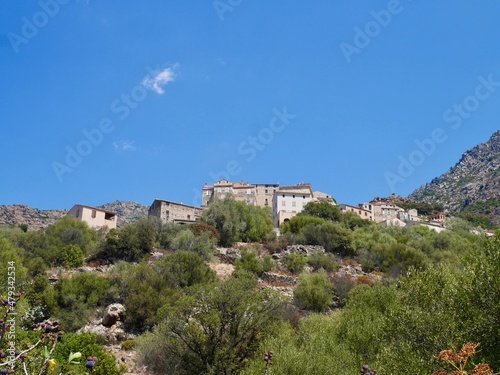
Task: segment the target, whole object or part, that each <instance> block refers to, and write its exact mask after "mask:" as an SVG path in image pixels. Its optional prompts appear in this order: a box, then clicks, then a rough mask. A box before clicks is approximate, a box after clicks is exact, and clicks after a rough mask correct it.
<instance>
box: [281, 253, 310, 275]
mask: <svg viewBox="0 0 500 375" xmlns="http://www.w3.org/2000/svg"><path fill="white" fill-rule="evenodd" d="M306 264H307V257H305V256H304V255H302V254H299V253H292V254H288V255H287V256H286V258H285V266H286V268H288V269H289V270H290V271H292V272H293V273H295V274H298V273H300V272H302V270H303V269H304V267H305V266H306Z"/></svg>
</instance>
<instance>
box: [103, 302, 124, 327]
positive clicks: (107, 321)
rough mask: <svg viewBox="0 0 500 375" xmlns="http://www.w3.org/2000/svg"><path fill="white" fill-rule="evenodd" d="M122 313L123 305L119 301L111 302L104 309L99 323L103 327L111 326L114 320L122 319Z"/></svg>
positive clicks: (114, 322)
mask: <svg viewBox="0 0 500 375" xmlns="http://www.w3.org/2000/svg"><path fill="white" fill-rule="evenodd" d="M124 315H125V307H124V306H123V305H122V304H120V303H113V304H111V305H109V306H108V307H106V310H104V314H103V315H102V322H101V324H102V325H103V326H105V327H111V326H112V325H114V324H116V322H118V321H121V320H123V316H124Z"/></svg>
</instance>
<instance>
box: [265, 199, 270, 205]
mask: <svg viewBox="0 0 500 375" xmlns="http://www.w3.org/2000/svg"><path fill="white" fill-rule="evenodd" d="M264 204H265V205H266V206H269V202H268V201H267V198H266V201H265V202H264Z"/></svg>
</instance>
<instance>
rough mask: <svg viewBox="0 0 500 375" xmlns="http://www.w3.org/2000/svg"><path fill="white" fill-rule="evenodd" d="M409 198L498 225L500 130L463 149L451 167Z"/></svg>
mask: <svg viewBox="0 0 500 375" xmlns="http://www.w3.org/2000/svg"><path fill="white" fill-rule="evenodd" d="M409 198H411V199H413V200H417V201H423V202H429V203H439V204H442V205H443V206H444V207H445V209H446V210H447V211H448V212H450V213H454V214H457V213H462V214H471V215H474V216H480V217H484V218H486V219H488V220H490V221H491V222H492V223H493V224H495V225H500V131H496V132H495V133H494V134H493V135H492V136H491V138H490V139H489V140H488V142H486V143H482V144H480V145H478V146H476V147H474V148H472V149H471V150H469V151H466V152H465V153H464V154H463V155H462V158H461V159H460V160H459V162H458V163H457V164H456V165H455V166H454V167H453V168H451V169H450V170H449V171H448V172H446V173H444V174H443V175H442V176H440V177H437V178H435V179H434V180H432V182H430V183H428V184H426V185H424V186H422V187H420V188H418V189H417V190H415V191H414V192H413V193H411V194H410V195H409Z"/></svg>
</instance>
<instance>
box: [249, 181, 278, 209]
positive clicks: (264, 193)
mask: <svg viewBox="0 0 500 375" xmlns="http://www.w3.org/2000/svg"><path fill="white" fill-rule="evenodd" d="M279 188H280V186H279V184H256V185H255V196H256V204H257V206H259V207H272V205H273V196H274V193H275V192H276V191H277V190H278V189H279Z"/></svg>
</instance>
